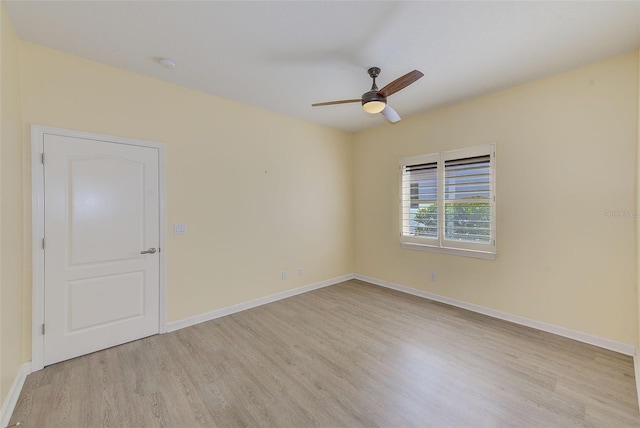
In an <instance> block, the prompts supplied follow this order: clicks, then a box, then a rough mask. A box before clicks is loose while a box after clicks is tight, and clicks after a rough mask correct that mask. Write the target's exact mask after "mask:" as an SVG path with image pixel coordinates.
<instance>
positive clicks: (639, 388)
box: [633, 352, 640, 405]
mask: <svg viewBox="0 0 640 428" xmlns="http://www.w3.org/2000/svg"><path fill="white" fill-rule="evenodd" d="M633 368H634V371H635V375H636V392H637V393H638V405H640V358H638V352H636V354H635V355H634V356H633Z"/></svg>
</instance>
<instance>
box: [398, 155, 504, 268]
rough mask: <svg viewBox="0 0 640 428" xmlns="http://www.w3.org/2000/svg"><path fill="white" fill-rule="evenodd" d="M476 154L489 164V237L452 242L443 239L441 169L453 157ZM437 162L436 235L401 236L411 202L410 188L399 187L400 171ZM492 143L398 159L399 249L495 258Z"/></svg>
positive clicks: (494, 174)
mask: <svg viewBox="0 0 640 428" xmlns="http://www.w3.org/2000/svg"><path fill="white" fill-rule="evenodd" d="M477 156H489V165H490V170H491V172H490V186H489V187H490V195H489V215H490V237H489V242H488V243H480V242H468V241H454V240H448V239H446V238H445V223H444V222H445V202H446V201H445V198H444V184H445V183H444V177H445V176H444V169H445V162H446V161H449V160H455V159H466V158H472V157H477ZM434 162H435V163H437V165H438V167H437V176H438V199H437V201H438V202H437V209H438V237H437V238H431V237H426V236H414V235H405V234H404V233H403V230H404V228H405V219H404V213H405V212H408V210H409V206H410V204H411V199H410V190H409V189H407V188H405V187H404V186H403V178H404V171H405V168H406V167H407V166H411V165H421V164H426V163H434ZM496 199H497V198H496V146H495V144H485V145H482V146H475V147H469V148H464V149H459V150H450V151H446V152H439V153H433V154H428V155H419V156H411V157H405V158H402V159H400V242H401V245H402V247H403V248H407V249H412V250H423V251H433V252H439V253H445V254H454V255H460V256H467V257H476V258H482V259H490V260H493V259H495V258H496V255H497V251H496Z"/></svg>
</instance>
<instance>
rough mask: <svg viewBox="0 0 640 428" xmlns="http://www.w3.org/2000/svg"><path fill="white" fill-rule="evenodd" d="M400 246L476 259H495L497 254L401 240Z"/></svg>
mask: <svg viewBox="0 0 640 428" xmlns="http://www.w3.org/2000/svg"><path fill="white" fill-rule="evenodd" d="M402 248H406V249H408V250H420V251H431V252H433V253H443V254H451V255H454V256H463V257H473V258H476V259H485V260H495V259H496V256H497V254H495V253H487V252H485V251H474V250H463V249H460V248H442V247H433V246H430V245H421V244H414V243H411V242H402Z"/></svg>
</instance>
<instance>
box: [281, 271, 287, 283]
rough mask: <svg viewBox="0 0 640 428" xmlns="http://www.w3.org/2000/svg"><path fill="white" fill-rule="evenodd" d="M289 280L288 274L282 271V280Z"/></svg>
mask: <svg viewBox="0 0 640 428" xmlns="http://www.w3.org/2000/svg"><path fill="white" fill-rule="evenodd" d="M286 279H287V272H285V271H282V280H283V281H284V280H286Z"/></svg>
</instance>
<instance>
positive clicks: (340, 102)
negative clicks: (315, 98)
mask: <svg viewBox="0 0 640 428" xmlns="http://www.w3.org/2000/svg"><path fill="white" fill-rule="evenodd" d="M360 102H362V100H361V99H360V98H358V99H357V100H356V99H353V100H340V101H327V102H326V103H315V104H311V107H320V106H332V105H335V104H347V103H360Z"/></svg>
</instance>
